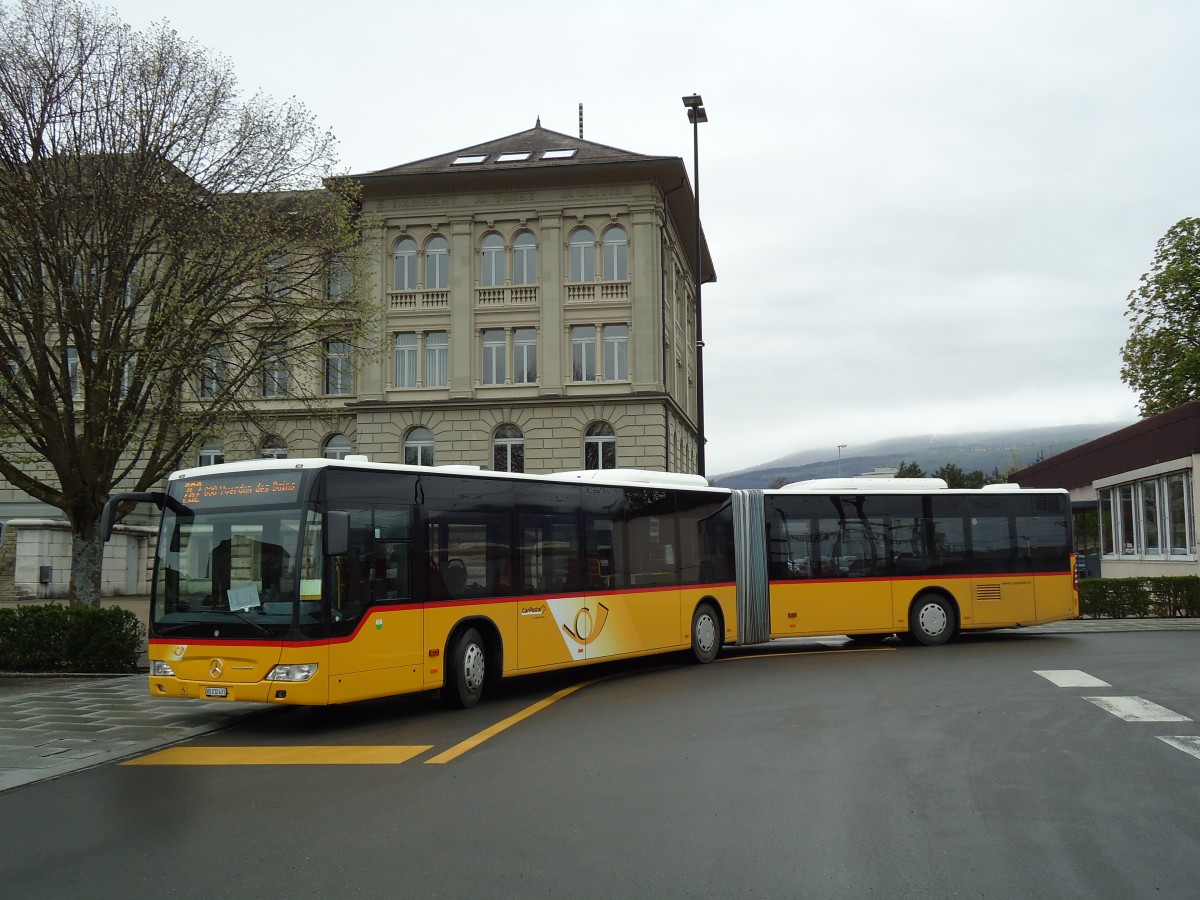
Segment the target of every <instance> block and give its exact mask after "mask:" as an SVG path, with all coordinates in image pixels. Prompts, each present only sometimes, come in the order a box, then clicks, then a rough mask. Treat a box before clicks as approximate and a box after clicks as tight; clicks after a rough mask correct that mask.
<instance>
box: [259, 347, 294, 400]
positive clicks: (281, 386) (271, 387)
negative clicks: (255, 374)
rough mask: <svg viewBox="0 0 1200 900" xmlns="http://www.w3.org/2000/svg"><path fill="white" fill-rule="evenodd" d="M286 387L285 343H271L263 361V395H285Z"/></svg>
mask: <svg viewBox="0 0 1200 900" xmlns="http://www.w3.org/2000/svg"><path fill="white" fill-rule="evenodd" d="M287 389H288V370H287V345H286V344H272V345H271V346H270V348H269V350H268V354H267V358H266V360H265V361H264V363H263V386H262V394H263V396H264V397H283V396H286V395H287Z"/></svg>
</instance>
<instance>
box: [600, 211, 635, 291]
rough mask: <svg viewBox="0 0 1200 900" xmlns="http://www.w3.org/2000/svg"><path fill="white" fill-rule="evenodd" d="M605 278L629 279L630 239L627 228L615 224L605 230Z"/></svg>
mask: <svg viewBox="0 0 1200 900" xmlns="http://www.w3.org/2000/svg"><path fill="white" fill-rule="evenodd" d="M603 253H604V280H605V281H628V280H629V239H628V238H627V237H626V236H625V229H624V228H622V227H621V226H620V225H613V226H611V227H609V228H606V229H605V230H604V243H603Z"/></svg>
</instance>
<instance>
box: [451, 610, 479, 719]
mask: <svg viewBox="0 0 1200 900" xmlns="http://www.w3.org/2000/svg"><path fill="white" fill-rule="evenodd" d="M486 680H487V658H486V656H485V655H484V646H483V638H482V637H480V635H479V630H478V629H476V628H468V629H466V630H465V631H464V632H462V633H461V634H460V635H459V636H458V639H457V640H456V641H455V642H454V649H453V650H452V651H451V653H450V668H449V669H448V670H447V671H446V679H445V683H444V686H443V687H442V699H443V700H444V701H446V703H447V705H449V706H452V707H454V708H455V709H470V708H471V707H472V706H475V705H476V704H477V703H478V702H479V698H480V697H482V696H483V685H484V682H485V681H486Z"/></svg>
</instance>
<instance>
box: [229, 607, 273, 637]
mask: <svg viewBox="0 0 1200 900" xmlns="http://www.w3.org/2000/svg"><path fill="white" fill-rule="evenodd" d="M221 612H223V613H228V614H229V615H231V616H234V617H235V618H237V620H238V621H239V622H245V623H246V624H247V625H249V626H250V627H251V628H255V629H257V630H258V632H259V633H260V634H265V635H266V636H267V637H275V635H274V634H272V633H271V632H270V631H269V630H267V629H266V628H265V627H263V626H262V625H259V624H258V623H257V622H255V621H254V620H253V619H251V618H250V617H249V616H244V615H242V614H241V613H240V612H237V611H236V610H232V609H223V610H221Z"/></svg>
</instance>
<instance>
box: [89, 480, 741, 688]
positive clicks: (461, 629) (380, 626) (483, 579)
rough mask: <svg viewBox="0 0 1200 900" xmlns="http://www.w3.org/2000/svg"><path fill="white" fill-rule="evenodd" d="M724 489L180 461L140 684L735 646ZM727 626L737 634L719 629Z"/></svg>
mask: <svg viewBox="0 0 1200 900" xmlns="http://www.w3.org/2000/svg"><path fill="white" fill-rule="evenodd" d="M729 495H730V492H729V491H728V490H721V489H717V488H711V487H709V486H708V483H707V482H706V481H705V480H704V479H703V478H700V477H699V476H687V475H674V474H669V473H646V472H636V471H622V470H608V471H602V472H595V471H593V472H578V473H566V474H563V475H559V476H538V475H512V474H507V473H495V472H487V471H479V470H472V469H468V468H466V467H418V466H402V465H388V464H373V463H370V462H367V461H365V460H362V459H355V458H351V459H350V460H344V461H333V460H288V461H286V462H284V461H278V460H256V461H251V462H244V463H233V464H224V465H217V466H208V467H204V468H198V469H193V470H188V471H182V472H176V473H174V474H172V475H171V476H170V478H169V479H168V483H167V491H166V492H165V494H159V493H144V494H122V495H118V496H116V497H114V498H113V500H112V501H111V502H110V503H109V505H108V507H107V509H106V513H105V520H104V526H103V530H104V531H105V532H106V534H110V533H111V529H112V522H113V520H114V518H115V510H116V504H118V503H120V502H122V501H136V500H146V501H153V502H154V503H156V504H157V505H158V506H159V507H160V508H161V509H162V524H161V527H160V535H159V543H158V552H157V560H156V566H155V576H154V585H153V592H152V593H153V599H152V610H151V616H150V634H149V651H150V652H149V655H150V667H151V671H150V690H151V692H152V693H153V694H154V695H156V696H162V697H193V698H197V697H199V698H205V697H208V698H216V699H222V700H251V701H260V702H276V703H295V704H332V703H345V702H349V701H353V700H362V699H366V698H371V697H381V696H388V695H393V694H403V693H410V692H416V691H426V690H431V689H441V690H442V695H443V697H445V698H446V699H447V700H448V701H449V702H450V703H451V704H452V705H458V706H472V705H474V704H475V703H476V702H477V701H478V700H479V697H480V695H481V693H482V692H483V690H484V688H485V686H486V685H487V684H488V683H489V682H492V681H494V680H495V679H498V678H500V677H503V676H508V675H517V674H523V673H531V672H540V671H547V670H551V669H557V668H562V667H565V666H573V665H579V664H582V663H587V662H594V661H597V660H602V659H605V660H610V659H620V658H625V657H633V656H640V655H646V654H651V653H662V652H667V651H678V650H685V651H690V652H691V654H692V655H693V657H694V658H695V659H697V660H698V661H700V662H707V661H709V660H711V659H712V658H713V657H714V656H715V655H716V653H717V651H718V650H719V649H720V647H721V644H722V643H723V642H725V641H726V640H728V639H733V637H734V631H733V629H734V628H735V625H736V623H735V621H734V620H733V619H732V618H730V619H729V620H728V622H726V620H725V618H724V617H723V615H722V610H724V609H727V608H729V609H732V607H733V592H734V587H733V569H732V565H733V564H732V543H733V538H732V522H731V519H730V516H729V514H728V509H729ZM726 629H729V630H728V631H726Z"/></svg>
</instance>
